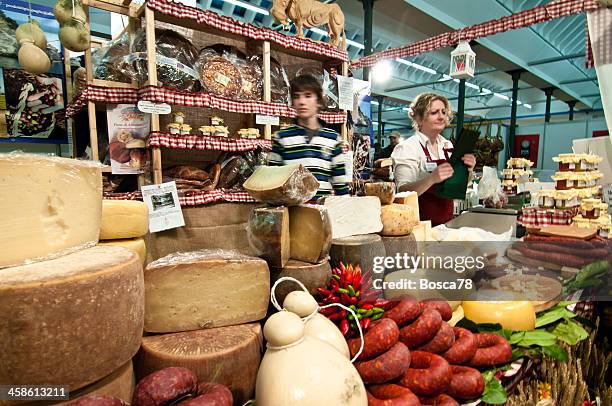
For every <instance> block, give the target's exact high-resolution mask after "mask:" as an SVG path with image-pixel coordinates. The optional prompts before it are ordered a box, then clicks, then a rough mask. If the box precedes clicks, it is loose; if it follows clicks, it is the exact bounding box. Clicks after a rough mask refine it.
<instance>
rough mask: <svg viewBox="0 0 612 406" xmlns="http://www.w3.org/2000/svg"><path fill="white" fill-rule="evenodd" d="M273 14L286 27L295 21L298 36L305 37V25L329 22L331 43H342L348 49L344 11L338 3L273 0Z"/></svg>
mask: <svg viewBox="0 0 612 406" xmlns="http://www.w3.org/2000/svg"><path fill="white" fill-rule="evenodd" d="M270 13H271V14H272V16H273V17H274V18H275V19H276V20H277V21H278V22H280V23H281V24H282V25H283V26H284V27H286V28H287V27H288V26H289V20H288V19H291V21H293V23H294V24H295V26H296V29H297V36H298V37H300V38H303V37H304V31H303V27H306V28H311V27H318V26H320V25H324V24H327V32H328V34H329V38H330V43H331V44H332V45H333V46H339V45H340V35H341V34H342V44H341V49H344V50H346V34H345V32H344V13H343V12H342V10H341V9H340V6H339V5H337V4H324V3H320V2H318V1H316V0H273V3H272V9H271V10H270Z"/></svg>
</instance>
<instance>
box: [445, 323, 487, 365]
mask: <svg viewBox="0 0 612 406" xmlns="http://www.w3.org/2000/svg"><path fill="white" fill-rule="evenodd" d="M453 332H454V333H455V343H454V344H453V346H452V347H450V348H449V349H448V351H446V352H445V353H443V354H442V357H443V358H444V359H445V360H447V361H448V363H449V364H453V365H461V364H465V363H467V362H469V361H470V360H471V359H472V358H474V354H476V350H477V349H478V345H477V344H476V337H474V334H473V333H472V332H471V331H470V330H467V329H464V328H461V327H454V328H453Z"/></svg>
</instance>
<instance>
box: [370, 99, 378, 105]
mask: <svg viewBox="0 0 612 406" xmlns="http://www.w3.org/2000/svg"><path fill="white" fill-rule="evenodd" d="M370 104H373V105H375V106H378V102H377V101H376V100H372V101H371V102H370Z"/></svg>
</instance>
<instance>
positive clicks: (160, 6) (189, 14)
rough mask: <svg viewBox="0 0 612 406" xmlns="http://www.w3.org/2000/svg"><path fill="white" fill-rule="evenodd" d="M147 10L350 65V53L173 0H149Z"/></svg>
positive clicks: (323, 43)
mask: <svg viewBox="0 0 612 406" xmlns="http://www.w3.org/2000/svg"><path fill="white" fill-rule="evenodd" d="M147 7H149V8H150V9H151V10H154V11H157V12H159V13H162V14H166V15H171V16H174V17H177V18H181V19H190V20H195V21H197V22H198V24H205V25H207V26H209V27H213V28H216V29H218V30H221V31H225V32H229V33H232V34H237V35H241V36H243V37H248V38H252V39H255V40H260V41H270V42H274V43H276V44H278V45H280V46H282V47H284V48H291V49H295V50H298V51H303V52H308V53H313V54H317V55H322V56H326V57H329V58H332V59H338V60H340V61H345V62H346V61H348V53H347V52H346V51H343V50H340V49H338V48H336V47H334V46H332V45H330V44H327V43H325V42H317V41H313V40H311V39H308V38H297V37H291V36H288V35H284V34H281V33H280V32H277V31H273V30H271V29H269V28H259V27H255V26H254V25H251V24H246V23H243V22H240V21H236V20H234V19H232V18H229V17H225V16H221V15H219V14H217V13H215V12H212V11H210V10H202V9H199V8H194V7H188V6H185V5H183V4H179V3H175V2H173V1H171V0H148V1H147Z"/></svg>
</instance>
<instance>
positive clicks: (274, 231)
mask: <svg viewBox="0 0 612 406" xmlns="http://www.w3.org/2000/svg"><path fill="white" fill-rule="evenodd" d="M247 235H248V239H249V244H250V245H251V248H252V249H253V250H254V251H255V252H256V253H257V256H258V257H260V258H263V259H265V260H266V262H267V263H268V265H270V266H274V267H280V268H282V267H283V266H285V264H286V263H287V261H289V256H290V247H291V245H290V239H289V209H287V208H286V207H261V208H257V209H253V211H252V212H251V216H250V218H249V226H248V228H247Z"/></svg>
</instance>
